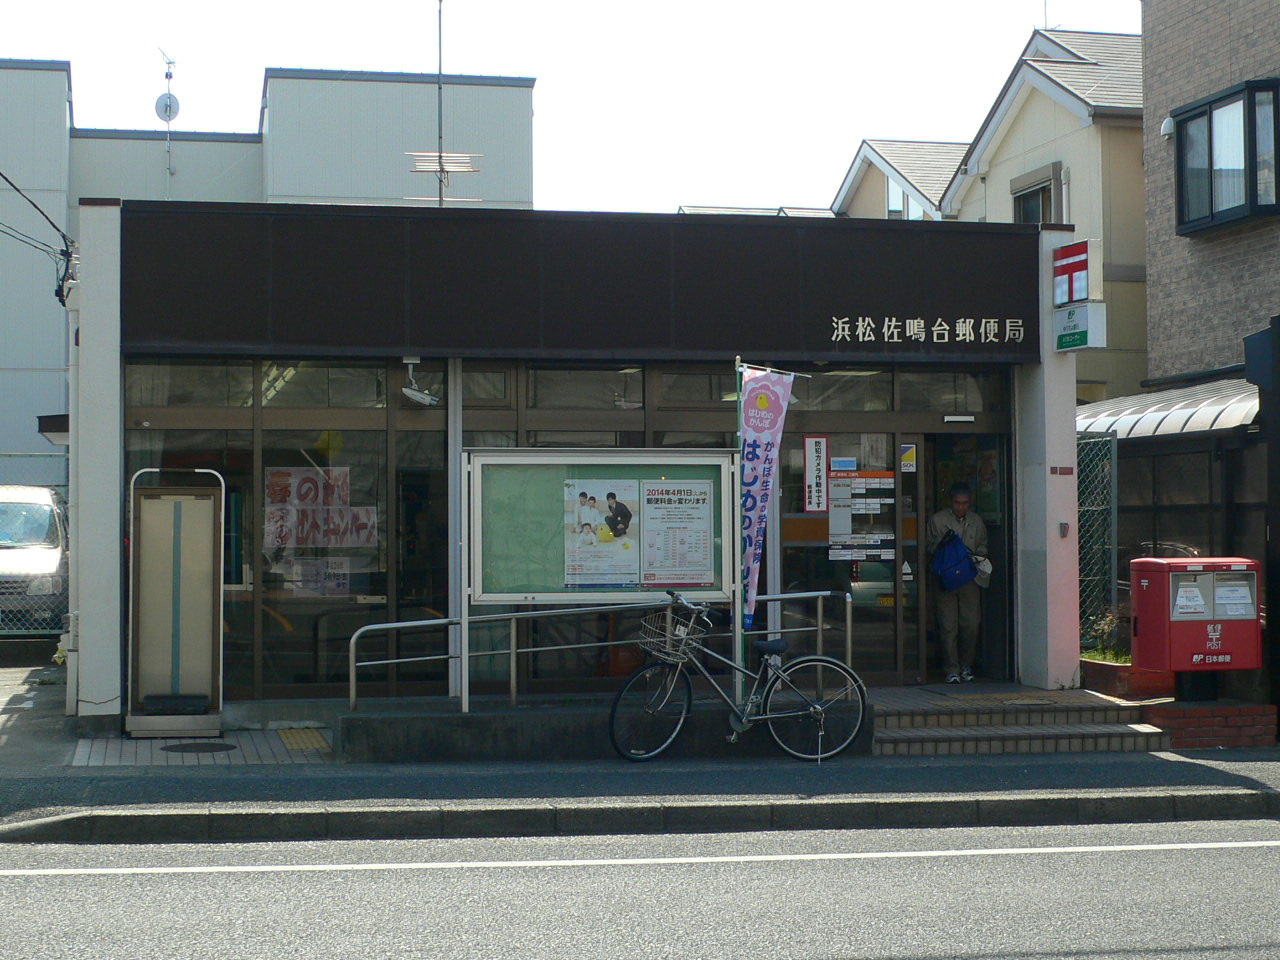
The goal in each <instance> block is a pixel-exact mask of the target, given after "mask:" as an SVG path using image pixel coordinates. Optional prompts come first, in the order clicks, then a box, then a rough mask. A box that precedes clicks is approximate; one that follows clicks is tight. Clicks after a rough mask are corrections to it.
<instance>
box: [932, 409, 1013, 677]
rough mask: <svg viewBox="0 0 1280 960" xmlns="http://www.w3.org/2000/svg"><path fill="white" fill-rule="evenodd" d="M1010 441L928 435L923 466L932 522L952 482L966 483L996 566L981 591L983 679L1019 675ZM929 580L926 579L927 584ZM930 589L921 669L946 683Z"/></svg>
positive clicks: (978, 666) (979, 669)
mask: <svg viewBox="0 0 1280 960" xmlns="http://www.w3.org/2000/svg"><path fill="white" fill-rule="evenodd" d="M1007 451H1008V437H1006V436H1004V435H1002V434H996V433H968V434H963V433H957V434H930V435H928V436H926V437H925V442H924V447H923V452H924V462H923V464H921V472H920V476H921V477H922V480H921V496H922V498H923V506H924V512H923V513H922V514H921V516H920V522H921V523H922V524H923V523H927V520H928V517H929V516H930V514H932V513H933V512H934V511H937V510H944V509H949V507H950V502H951V501H950V496H949V493H948V491H949V490H950V489H951V486H952V484H954V483H957V482H962V483H967V484H968V485H969V488H970V490H971V491H972V497H971V500H972V504H973V506H972V508H971V512H972V513H976V514H977V515H978V516H980V517H981V518H982V520H983V523H984V524H985V525H986V528H987V543H988V548H989V557H990V560H991V564H992V574H991V581H990V585H989V586H988V587H987V588H986V589H984V590H982V608H981V622H980V626H979V632H978V657H977V662H976V663H975V664H974V672H975V673H976V674H977V675H978V677H979V678H982V679H989V680H1008V679H1010V678H1012V677H1013V676H1014V663H1013V647H1012V643H1011V637H1012V635H1013V634H1012V628H1011V622H1012V613H1011V597H1012V585H1013V580H1012V572H1013V571H1012V559H1011V554H1010V549H1009V543H1010V531H1011V529H1012V523H1011V512H1010V501H1011V497H1010V491H1009V474H1008V452H1007ZM927 582H928V580H927V578H926V583H927ZM928 594H929V590H928V588H927V587H926V597H925V608H924V610H923V615H924V623H925V630H926V631H927V644H926V647H925V662H924V667H923V670H922V671H921V672H922V673H924V674H925V675H926V677H931V678H932V679H935V680H941V678H942V670H943V665H942V663H941V651H940V645H939V638H938V636H937V629H936V623H937V617H936V611H935V609H934V604H933V599H932V597H930V596H929V595H928Z"/></svg>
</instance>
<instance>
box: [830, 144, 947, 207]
mask: <svg viewBox="0 0 1280 960" xmlns="http://www.w3.org/2000/svg"><path fill="white" fill-rule="evenodd" d="M968 148H969V144H967V143H934V142H931V141H919V140H863V141H862V146H860V147H859V148H858V152H857V153H856V154H854V157H853V163H851V164H849V172H848V173H846V174H845V175H844V181H843V182H842V183H841V184H840V190H839V191H838V192H837V193H836V198H835V200H833V201H832V202H831V209H832V210H833V211H834V212H835V214H836V215H837V216H841V217H864V218H867V219H871V220H885V219H888V220H941V219H942V211H941V209H940V208H939V204H940V202H941V200H942V192H943V190H945V189H946V187H947V184H948V183H950V182H951V177H952V175H953V174H954V173H955V172H956V167H957V166H959V164H960V160H961V158H962V157H964V155H965V152H966V151H967V150H968Z"/></svg>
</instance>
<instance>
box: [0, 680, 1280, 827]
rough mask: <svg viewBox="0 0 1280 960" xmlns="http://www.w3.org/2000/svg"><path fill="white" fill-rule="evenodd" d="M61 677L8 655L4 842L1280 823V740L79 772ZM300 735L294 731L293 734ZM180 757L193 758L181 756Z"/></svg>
mask: <svg viewBox="0 0 1280 960" xmlns="http://www.w3.org/2000/svg"><path fill="white" fill-rule="evenodd" d="M60 677H61V671H60V669H59V668H54V667H42V668H33V669H0V840H3V841H9V842H99V843H109V842H174V841H231V840H237V841H239V840H300V839H327V838H328V839H336V838H370V837H382V838H394V837H462V836H510V835H529V836H533V835H557V834H566V835H567V834H587V833H662V832H709V831H734V830H758V829H774V830H781V829H845V828H864V827H890V826H948V825H950V826H973V825H1015V824H1016V825H1028V824H1058V823H1103V822H1108V823H1110V822H1132V821H1159V820H1191V819H1254V818H1269V817H1280V750H1277V749H1275V748H1252V749H1237V750H1199V751H1167V752H1156V753H1141V752H1139V753H1086V754H1080V753H1072V754H1006V755H979V756H974V755H961V756H936V757H879V758H877V757H865V756H847V757H840V758H838V759H836V760H834V761H831V762H828V763H826V764H822V765H821V766H818V765H814V764H805V763H800V762H798V761H795V760H791V759H789V758H785V757H782V756H781V755H778V756H776V757H774V756H770V757H767V758H746V759H736V758H735V759H725V760H700V759H683V760H681V759H673V760H664V759H659V760H657V761H654V762H652V763H647V764H631V763H625V762H623V761H621V760H593V761H584V762H577V763H564V762H556V763H550V762H548V763H536V762H511V761H508V762H492V763H434V764H395V765H392V764H359V765H349V764H333V763H327V762H324V760H325V759H326V758H325V755H324V754H325V752H324V751H323V750H322V749H320V748H319V744H318V742H317V737H318V736H319V732H318V731H315V730H298V731H245V732H241V733H238V734H236V735H235V736H238V737H241V738H244V743H245V744H248V743H250V742H252V741H255V740H257V741H258V742H257V746H255V747H254V749H257V750H258V751H259V752H258V760H259V762H258V763H249V762H245V763H242V764H235V763H232V762H231V761H230V759H229V758H228V759H227V760H226V762H221V761H219V760H217V759H215V758H216V757H218V756H223V757H227V756H228V755H229V754H231V753H240V754H242V755H244V756H245V757H246V759H247V757H248V749H247V747H246V746H241V745H239V744H237V747H236V748H235V749H234V750H228V749H226V748H224V747H214V744H213V743H211V742H206V746H205V747H204V748H201V749H199V750H197V751H196V752H194V753H193V752H191V749H190V747H188V748H187V749H184V750H180V751H172V750H170V751H165V750H164V747H165V746H181V744H180V743H168V744H158V743H156V742H150V743H148V742H147V741H132V740H121V741H118V742H119V745H120V749H121V750H122V751H124V750H126V749H134V750H138V749H146V750H148V751H151V752H153V753H159V754H161V755H163V756H164V757H165V758H166V765H163V766H158V765H116V766H108V765H105V760H106V758H105V756H104V757H103V761H104V765H100V766H74V765H73V762H74V760H75V756H76V749H77V747H78V742H77V741H76V739H75V738H74V737H73V736H72V735H70V734H69V733H67V732H66V728H65V723H64V717H63V698H64V697H65V692H66V688H65V686H63V685H61V684H60V683H59V682H58V681H59V680H60ZM872 699H873V701H874V700H875V691H874V690H873V691H872ZM753 735H755V732H752V733H749V734H747V736H753ZM229 736H231V735H230V734H229ZM273 738H275V739H273ZM222 740H223V741H224V742H229V741H228V738H226V737H224V738H222ZM277 741H278V745H277ZM288 741H295V744H294V747H293V748H291V747H290V744H289V742H288ZM143 744H145V745H146V746H145V748H144V747H143V746H142V745H143ZM126 745H131V746H126ZM209 748H213V749H212V750H210V749H209ZM308 751H310V755H308ZM174 756H178V757H181V758H182V762H181V763H179V764H174V763H172V759H173V757H174ZM192 757H194V759H195V762H194V763H193V762H190V758H192ZM300 757H301V758H302V759H303V762H299V760H298V758H300ZM268 758H270V759H268ZM202 760H207V761H208V762H201V761H202ZM281 760H288V761H290V762H280V761H281Z"/></svg>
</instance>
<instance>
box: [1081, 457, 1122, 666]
mask: <svg viewBox="0 0 1280 960" xmlns="http://www.w3.org/2000/svg"><path fill="white" fill-rule="evenodd" d="M1076 482H1077V487H1078V493H1077V496H1078V498H1079V504H1080V506H1079V509H1080V514H1079V533H1080V645H1081V647H1083V648H1085V649H1093V648H1096V647H1099V646H1110V645H1113V644H1114V643H1115V642H1116V640H1117V639H1118V638H1117V636H1116V632H1117V631H1116V628H1117V625H1118V621H1119V611H1118V610H1117V608H1116V603H1117V596H1116V438H1115V436H1114V435H1113V434H1110V433H1080V434H1077V435H1076Z"/></svg>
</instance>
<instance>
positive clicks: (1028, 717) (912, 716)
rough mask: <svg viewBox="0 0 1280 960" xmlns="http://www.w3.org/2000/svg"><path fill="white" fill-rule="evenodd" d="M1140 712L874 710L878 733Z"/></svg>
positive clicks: (1087, 719) (1096, 719)
mask: <svg viewBox="0 0 1280 960" xmlns="http://www.w3.org/2000/svg"><path fill="white" fill-rule="evenodd" d="M1141 715H1142V710H1141V708H1140V707H1137V706H1115V705H1111V706H1096V707H1094V706H1081V707H1075V706H1073V707H1056V708H1051V709H1050V708H1044V709H1036V708H1028V707H997V708H993V709H981V710H977V709H974V710H910V711H882V710H876V727H877V728H878V729H881V730H894V729H908V728H913V727H970V726H982V727H985V726H995V725H1003V724H1022V725H1030V724H1064V723H1137V722H1138V721H1139V720H1140V719H1141Z"/></svg>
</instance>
